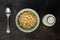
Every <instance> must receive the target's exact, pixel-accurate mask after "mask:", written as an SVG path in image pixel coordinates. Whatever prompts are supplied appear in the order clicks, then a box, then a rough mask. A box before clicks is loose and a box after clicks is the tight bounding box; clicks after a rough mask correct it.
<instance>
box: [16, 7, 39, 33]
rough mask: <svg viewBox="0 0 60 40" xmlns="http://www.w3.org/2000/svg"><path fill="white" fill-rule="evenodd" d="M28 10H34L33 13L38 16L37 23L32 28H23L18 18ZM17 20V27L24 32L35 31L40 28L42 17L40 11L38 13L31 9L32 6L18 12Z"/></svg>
mask: <svg viewBox="0 0 60 40" xmlns="http://www.w3.org/2000/svg"><path fill="white" fill-rule="evenodd" d="M27 11H28V12H29V11H30V12H33V14H34V15H35V16H36V19H37V21H36V25H35V26H34V27H33V28H31V29H24V28H21V26H20V25H19V23H18V18H19V16H21V14H23V12H27ZM20 21H21V20H20ZM15 22H16V26H17V28H18V29H19V30H21V31H22V32H33V31H35V30H36V29H37V28H38V26H39V23H40V17H39V15H38V13H37V12H36V11H35V10H33V9H30V8H25V9H22V10H20V11H19V12H18V13H17V15H16V19H15ZM20 24H21V23H20Z"/></svg>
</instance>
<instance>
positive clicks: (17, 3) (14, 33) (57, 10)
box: [0, 0, 60, 40]
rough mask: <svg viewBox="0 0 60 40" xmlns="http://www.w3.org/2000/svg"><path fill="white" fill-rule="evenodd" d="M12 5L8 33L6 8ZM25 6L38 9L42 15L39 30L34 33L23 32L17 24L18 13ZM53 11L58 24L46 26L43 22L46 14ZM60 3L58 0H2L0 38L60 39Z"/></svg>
mask: <svg viewBox="0 0 60 40" xmlns="http://www.w3.org/2000/svg"><path fill="white" fill-rule="evenodd" d="M7 5H10V6H9V7H10V8H11V11H12V12H11V13H12V14H11V16H10V29H11V33H10V34H7V33H6V32H5V30H6V15H5V8H6V7H7ZM24 8H32V9H34V10H36V11H37V12H38V14H39V16H40V19H41V22H40V25H39V27H38V28H37V30H35V31H34V32H32V33H24V32H21V31H20V30H19V29H18V28H17V27H16V24H15V17H16V14H17V13H18V12H19V11H20V10H21V9H24ZM48 13H51V14H53V15H55V17H56V20H57V21H56V24H55V25H54V26H52V27H50V28H49V27H46V26H45V25H43V23H42V18H43V16H44V15H45V14H48ZM59 17H60V3H59V1H58V0H0V40H56V39H60V31H59V30H60V25H59V24H60V18H59Z"/></svg>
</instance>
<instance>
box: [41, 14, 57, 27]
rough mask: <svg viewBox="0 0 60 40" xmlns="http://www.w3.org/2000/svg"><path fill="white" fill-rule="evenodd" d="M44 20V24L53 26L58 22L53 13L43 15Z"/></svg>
mask: <svg viewBox="0 0 60 40" xmlns="http://www.w3.org/2000/svg"><path fill="white" fill-rule="evenodd" d="M42 22H43V24H44V25H46V26H49V27H52V26H53V25H54V24H55V23H56V18H55V16H54V15H53V14H46V15H45V16H44V17H43V19H42Z"/></svg>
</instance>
